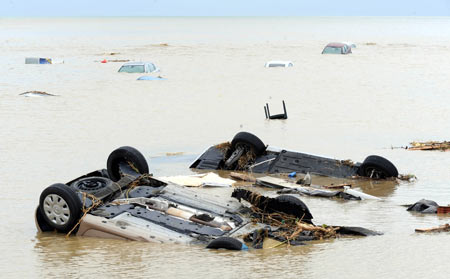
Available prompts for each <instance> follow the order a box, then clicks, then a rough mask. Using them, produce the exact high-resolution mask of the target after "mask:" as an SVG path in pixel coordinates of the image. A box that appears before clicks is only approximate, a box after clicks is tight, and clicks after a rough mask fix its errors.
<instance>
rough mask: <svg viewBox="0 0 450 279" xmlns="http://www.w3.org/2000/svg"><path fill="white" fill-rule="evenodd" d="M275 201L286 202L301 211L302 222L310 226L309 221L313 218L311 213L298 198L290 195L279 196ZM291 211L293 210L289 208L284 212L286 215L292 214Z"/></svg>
mask: <svg viewBox="0 0 450 279" xmlns="http://www.w3.org/2000/svg"><path fill="white" fill-rule="evenodd" d="M275 199H276V200H278V201H281V202H288V203H290V204H292V205H294V206H295V207H298V208H300V210H301V211H303V213H304V215H303V221H304V222H307V223H311V224H312V221H311V220H312V219H313V216H312V214H311V212H310V211H309V208H308V206H306V204H305V203H304V202H302V201H301V200H300V199H299V198H296V197H294V196H291V195H280V196H278V197H276V198H275ZM294 209H295V208H294ZM292 211H293V210H292V209H291V208H289V209H286V210H285V211H284V212H285V213H287V214H292ZM295 211H298V209H296V210H295Z"/></svg>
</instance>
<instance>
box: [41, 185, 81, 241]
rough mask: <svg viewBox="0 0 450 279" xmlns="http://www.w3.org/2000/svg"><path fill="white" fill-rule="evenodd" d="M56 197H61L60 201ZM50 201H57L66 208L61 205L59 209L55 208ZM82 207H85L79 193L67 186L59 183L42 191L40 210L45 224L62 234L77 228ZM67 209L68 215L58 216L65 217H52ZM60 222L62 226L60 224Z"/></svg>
mask: <svg viewBox="0 0 450 279" xmlns="http://www.w3.org/2000/svg"><path fill="white" fill-rule="evenodd" d="M55 195H57V196H59V198H58V200H56V199H55V197H56V196H55ZM49 199H50V200H53V201H55V203H56V202H58V203H59V202H61V203H60V204H64V206H62V207H61V206H59V205H60V204H59V205H57V206H58V207H54V206H52V205H51V204H49V203H48V201H49ZM82 207H83V205H82V203H81V200H80V198H79V197H78V195H77V193H76V192H75V191H74V190H73V189H72V188H70V187H69V186H67V185H66V184H61V183H57V184H53V185H50V186H49V187H47V188H46V189H45V190H44V191H42V193H41V196H40V198H39V210H40V211H41V213H42V217H43V218H44V220H45V222H46V223H47V224H48V225H49V226H50V227H52V228H54V229H56V230H57V231H58V232H62V233H67V232H69V231H70V230H71V229H72V228H73V227H74V226H75V224H76V223H77V222H78V220H79V219H80V217H81V212H82ZM46 208H47V209H46ZM66 208H67V209H68V213H67V214H58V216H61V215H64V216H62V217H55V216H52V213H55V212H56V213H59V212H61V210H63V209H66ZM63 219H67V220H63ZM58 222H59V223H60V224H58Z"/></svg>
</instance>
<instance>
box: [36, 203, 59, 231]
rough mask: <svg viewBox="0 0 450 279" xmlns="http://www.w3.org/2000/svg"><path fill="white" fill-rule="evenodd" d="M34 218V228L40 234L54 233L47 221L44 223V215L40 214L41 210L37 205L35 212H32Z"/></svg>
mask: <svg viewBox="0 0 450 279" xmlns="http://www.w3.org/2000/svg"><path fill="white" fill-rule="evenodd" d="M34 214H35V216H34V219H35V222H36V226H37V227H38V230H39V231H41V232H51V231H54V230H55V229H54V228H53V227H51V226H50V225H49V224H48V223H47V221H45V219H44V214H42V212H41V210H40V209H39V205H38V207H37V208H36V211H35V212H34Z"/></svg>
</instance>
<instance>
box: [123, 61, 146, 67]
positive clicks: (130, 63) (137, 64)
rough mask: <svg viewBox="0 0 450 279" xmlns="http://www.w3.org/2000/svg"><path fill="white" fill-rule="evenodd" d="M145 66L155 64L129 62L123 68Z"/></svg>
mask: <svg viewBox="0 0 450 279" xmlns="http://www.w3.org/2000/svg"><path fill="white" fill-rule="evenodd" d="M145 64H153V63H152V62H127V63H125V64H123V65H122V66H142V65H145Z"/></svg>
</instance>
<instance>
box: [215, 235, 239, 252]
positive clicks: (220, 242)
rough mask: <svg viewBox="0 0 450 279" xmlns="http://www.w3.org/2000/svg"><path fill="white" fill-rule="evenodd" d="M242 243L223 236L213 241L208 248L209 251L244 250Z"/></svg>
mask: <svg viewBox="0 0 450 279" xmlns="http://www.w3.org/2000/svg"><path fill="white" fill-rule="evenodd" d="M242 246H243V245H242V242H240V241H239V240H237V239H236V238H232V237H228V236H223V237H219V238H216V239H214V240H212V241H211V242H210V243H209V244H208V245H207V246H206V248H208V249H227V250H242Z"/></svg>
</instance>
